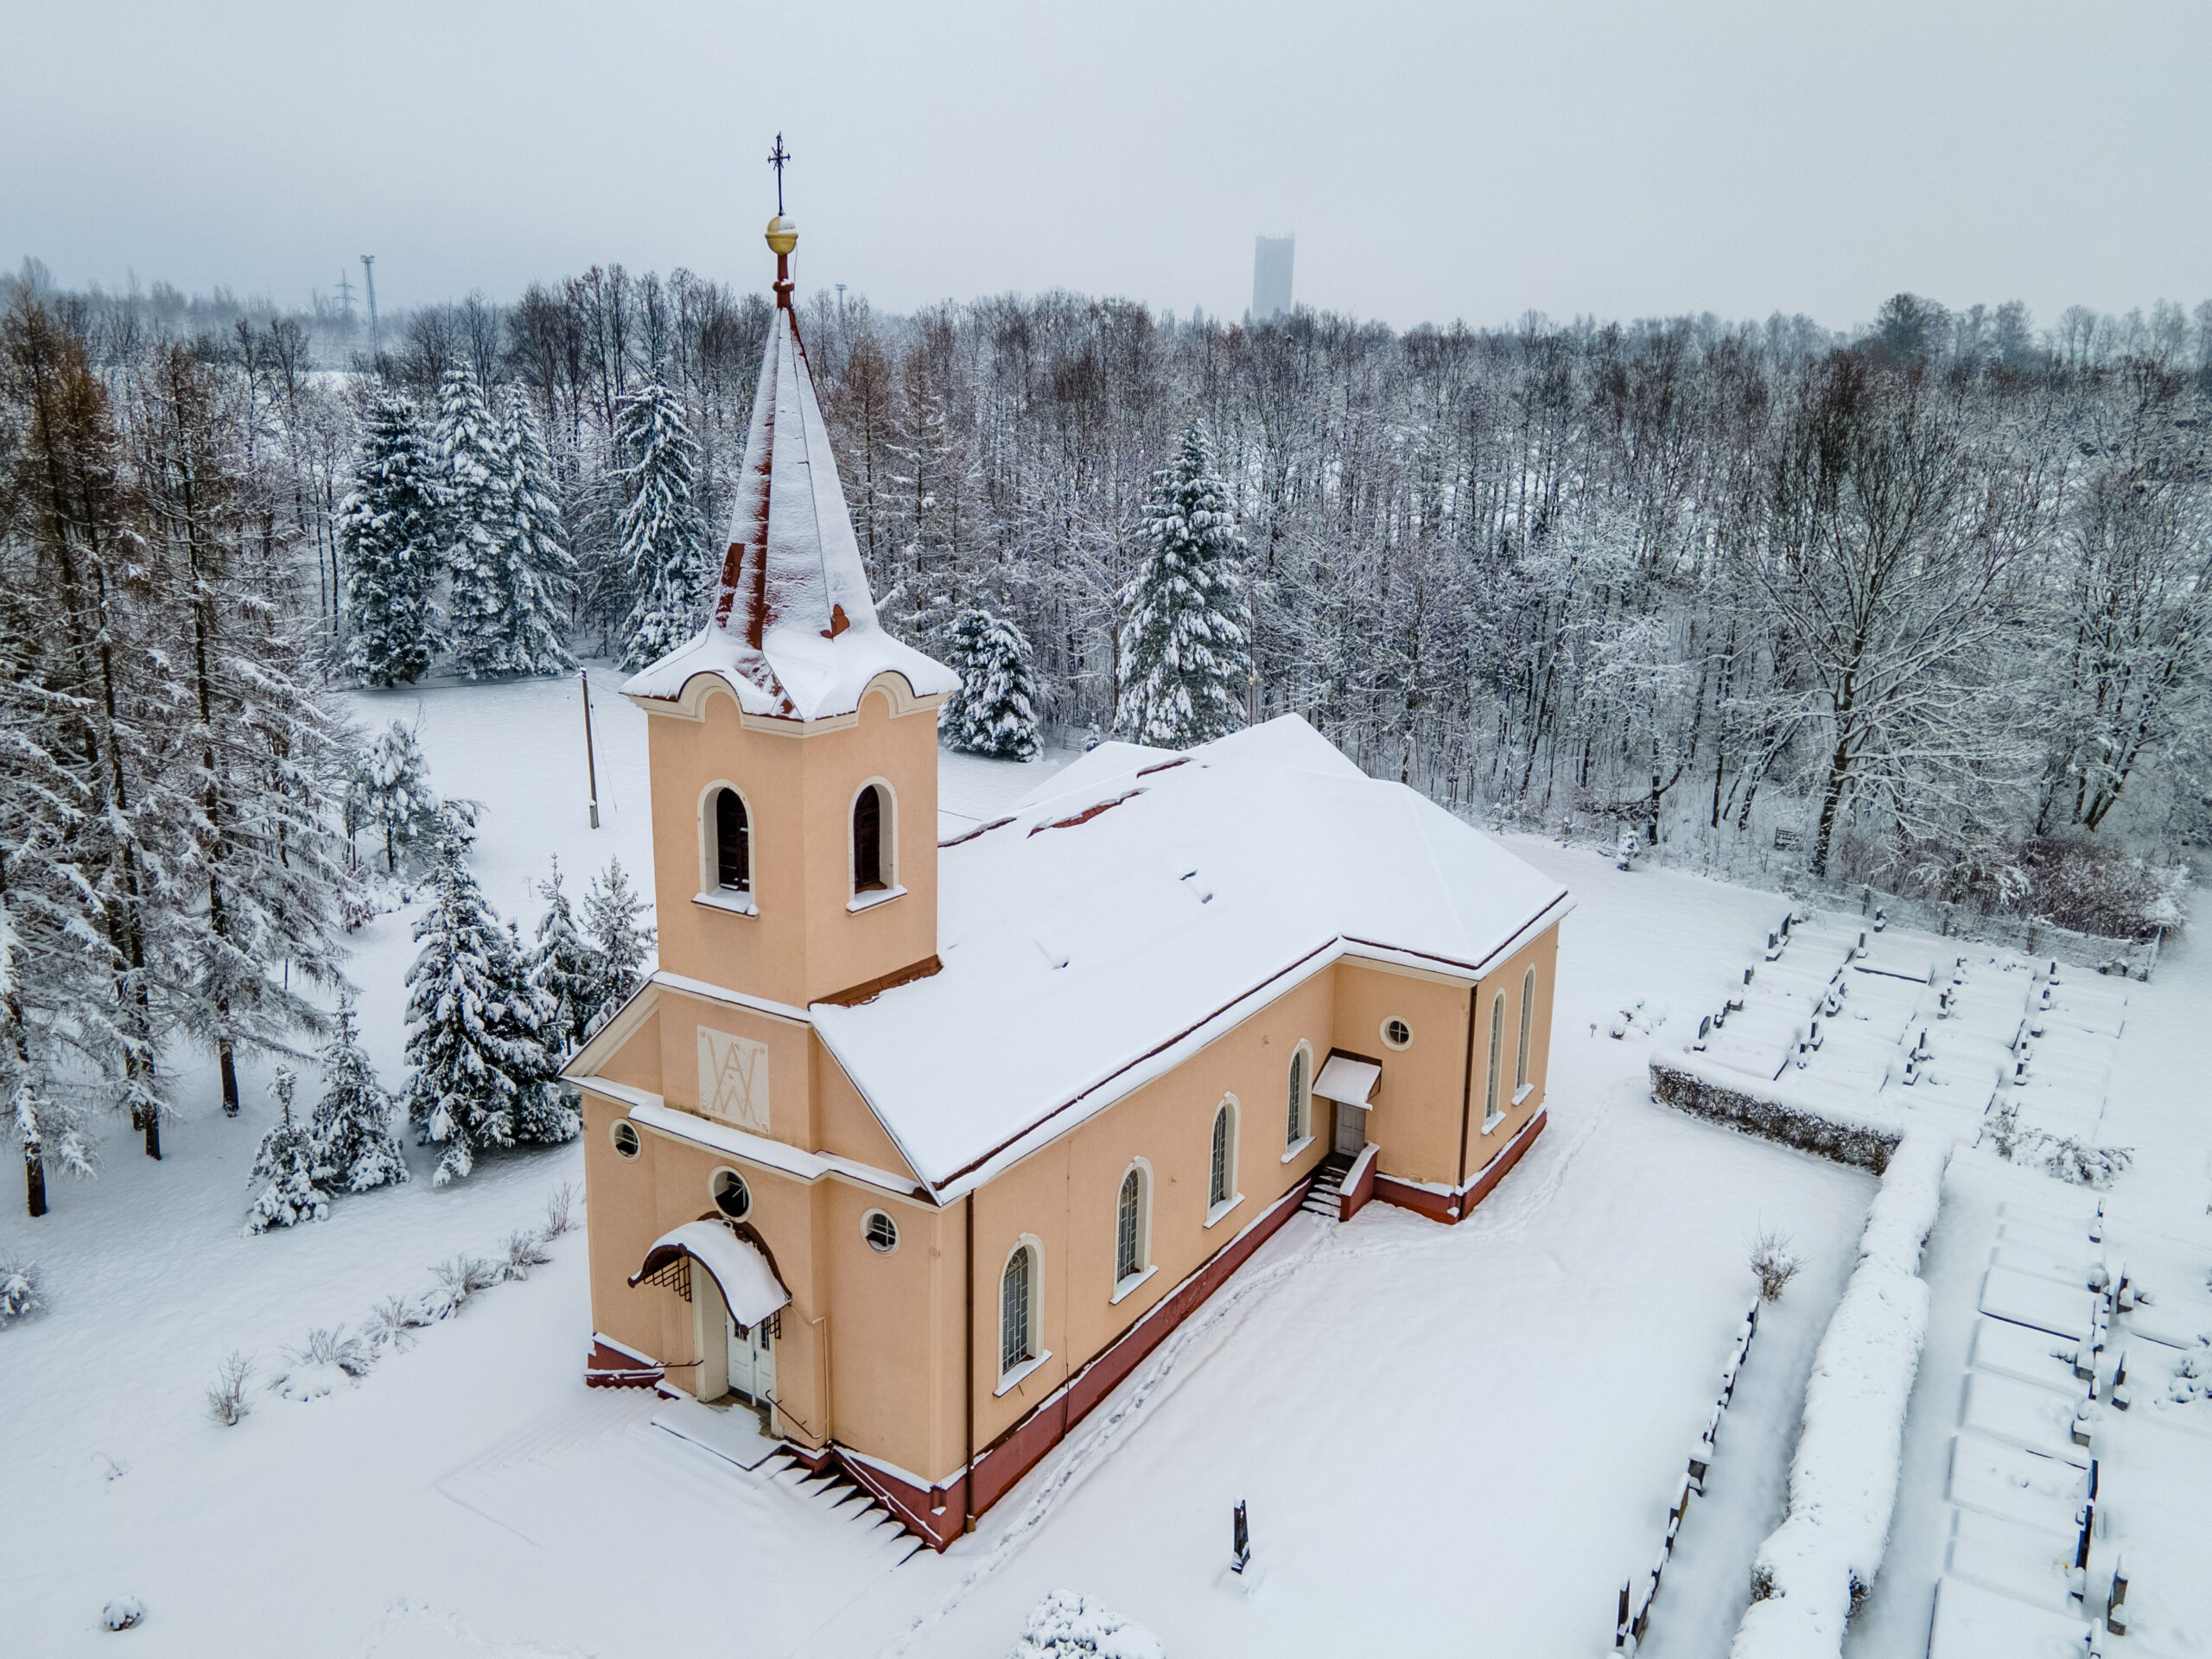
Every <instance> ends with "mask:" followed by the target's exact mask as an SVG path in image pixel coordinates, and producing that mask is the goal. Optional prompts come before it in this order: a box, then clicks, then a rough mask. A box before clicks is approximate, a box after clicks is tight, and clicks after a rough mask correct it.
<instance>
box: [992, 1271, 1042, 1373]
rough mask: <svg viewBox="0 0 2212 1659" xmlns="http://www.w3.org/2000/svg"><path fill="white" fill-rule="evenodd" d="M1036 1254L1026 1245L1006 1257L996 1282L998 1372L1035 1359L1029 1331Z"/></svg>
mask: <svg viewBox="0 0 2212 1659" xmlns="http://www.w3.org/2000/svg"><path fill="white" fill-rule="evenodd" d="M1036 1273H1037V1260H1036V1252H1035V1251H1034V1250H1033V1249H1030V1247H1029V1246H1028V1245H1027V1244H1024V1245H1022V1246H1021V1247H1020V1249H1017V1250H1015V1251H1014V1254H1013V1255H1010V1256H1008V1257H1007V1261H1006V1272H1005V1273H1004V1274H1001V1276H1000V1279H999V1373H1000V1375H1001V1376H1004V1375H1005V1374H1006V1373H1007V1372H1008V1371H1010V1370H1013V1369H1014V1367H1015V1366H1017V1365H1020V1364H1022V1363H1026V1362H1027V1361H1029V1360H1032V1359H1034V1358H1035V1357H1037V1344H1036V1340H1035V1337H1034V1333H1033V1328H1032V1327H1033V1323H1034V1312H1035V1306H1036V1300H1037V1299H1036V1297H1035V1295H1034V1294H1033V1291H1034V1288H1035V1287H1034V1284H1033V1281H1034V1279H1035V1277H1036Z"/></svg>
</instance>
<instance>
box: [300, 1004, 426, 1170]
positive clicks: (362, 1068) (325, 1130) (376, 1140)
mask: <svg viewBox="0 0 2212 1659" xmlns="http://www.w3.org/2000/svg"><path fill="white" fill-rule="evenodd" d="M308 1142H309V1144H310V1146H311V1147H313V1148H314V1153H315V1181H316V1183H317V1184H318V1185H322V1186H326V1187H328V1188H330V1189H331V1190H332V1191H334V1192H337V1191H344V1192H368V1191H370V1190H371V1189H372V1188H374V1187H379V1186H397V1185H399V1184H400V1183H402V1182H404V1181H405V1180H406V1179H407V1159H406V1156H405V1155H404V1154H403V1153H402V1151H401V1150H400V1145H399V1135H398V1133H397V1130H396V1128H394V1126H393V1123H392V1098H391V1094H390V1093H389V1092H388V1091H386V1090H385V1087H384V1085H383V1084H379V1083H378V1081H377V1071H376V1067H375V1066H374V1065H372V1064H370V1061H369V1056H368V1051H367V1050H365V1049H364V1048H363V1047H362V1046H361V1040H360V1037H359V1033H357V1032H356V1031H355V1029H354V1019H353V993H352V992H350V991H348V992H344V993H342V994H341V995H340V998H339V1001H338V1018H337V1022H336V1028H335V1029H334V1031H333V1032H332V1033H331V1038H330V1042H329V1045H328V1046H327V1047H326V1048H324V1050H323V1051H322V1098H321V1100H319V1101H317V1102H316V1103H315V1116H314V1117H313V1119H311V1120H310V1121H309V1122H308Z"/></svg>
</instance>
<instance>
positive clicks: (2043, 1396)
mask: <svg viewBox="0 0 2212 1659" xmlns="http://www.w3.org/2000/svg"><path fill="white" fill-rule="evenodd" d="M2087 1397H2088V1395H2087V1393H2086V1389H2084V1388H2075V1389H2055V1388H2049V1387H2046V1386H2044V1384H2043V1383H2023V1382H2021V1381H2020V1380H2018V1378H2016V1377H2010V1376H1994V1375H1992V1374H1989V1373H1986V1372H1971V1371H1970V1372H1968V1373H1967V1397H1966V1408H1965V1409H1964V1411H1963V1412H1961V1414H1960V1421H1961V1423H1962V1424H1964V1426H1965V1427H1968V1428H1972V1429H1977V1430H1979V1431H1980V1433H1984V1434H1986V1435H1988V1436H1989V1437H1990V1438H1991V1439H1992V1440H2005V1441H2008V1442H2010V1443H2011V1444H2012V1445H2014V1446H2019V1447H2021V1448H2022V1449H2023V1450H2024V1451H2029V1452H2041V1453H2042V1454H2043V1455H2044V1456H2045V1457H2047V1458H2063V1457H2065V1456H2067V1455H2068V1453H2069V1452H2071V1451H2073V1450H2074V1416H2075V1413H2076V1412H2077V1411H2079V1410H2080V1409H2081V1408H2082V1402H2083V1401H2084V1400H2085V1399H2086V1398H2087Z"/></svg>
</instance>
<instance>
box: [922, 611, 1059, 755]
mask: <svg viewBox="0 0 2212 1659" xmlns="http://www.w3.org/2000/svg"><path fill="white" fill-rule="evenodd" d="M951 652H952V666H953V667H954V668H956V669H957V670H958V671H959V673H960V689H959V690H957V691H956V692H954V693H953V694H952V696H950V697H949V698H947V699H946V701H945V706H944V719H943V721H942V724H943V728H944V736H945V741H946V742H948V743H950V745H951V746H952V747H954V748H956V749H964V750H965V751H967V752H968V753H970V754H992V755H1000V756H1003V757H1004V758H1006V759H1007V760H1035V759H1036V758H1037V755H1038V753H1039V750H1041V749H1042V748H1043V747H1044V745H1043V744H1042V742H1041V741H1039V738H1038V735H1037V704H1038V701H1039V699H1038V695H1037V679H1036V676H1035V675H1034V674H1033V672H1032V671H1031V669H1030V651H1029V641H1028V640H1027V639H1026V638H1025V637H1024V636H1023V634H1022V632H1021V630H1020V628H1017V627H1016V626H1014V624H1013V623H1011V622H1009V621H1007V620H1005V619H1004V618H1003V617H997V616H994V615H992V614H991V613H989V612H988V611H982V610H971V611H968V612H966V613H963V615H962V616H961V618H960V620H958V621H957V622H956V623H954V624H953V625H952V641H951Z"/></svg>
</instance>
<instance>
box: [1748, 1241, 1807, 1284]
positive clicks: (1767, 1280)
mask: <svg viewBox="0 0 2212 1659" xmlns="http://www.w3.org/2000/svg"><path fill="white" fill-rule="evenodd" d="M1804 1265H1805V1264H1804V1262H1802V1260H1801V1259H1800V1258H1799V1257H1798V1256H1797V1255H1796V1252H1794V1251H1793V1250H1791V1249H1790V1248H1789V1239H1788V1238H1786V1237H1784V1236H1783V1235H1782V1234H1780V1233H1777V1232H1776V1231H1775V1230H1773V1229H1772V1228H1771V1227H1770V1228H1768V1229H1767V1230H1765V1231H1764V1232H1762V1233H1761V1234H1760V1235H1759V1236H1758V1238H1757V1239H1755V1240H1753V1241H1752V1243H1751V1271H1752V1272H1753V1273H1754V1274H1757V1275H1758V1281H1759V1297H1760V1299H1761V1300H1764V1301H1769V1302H1778V1301H1780V1300H1782V1293H1783V1290H1784V1289H1785V1288H1787V1287H1788V1286H1789V1281H1791V1280H1792V1279H1795V1278H1796V1276H1797V1270H1798V1269H1799V1268H1802V1267H1803V1266H1804Z"/></svg>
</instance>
